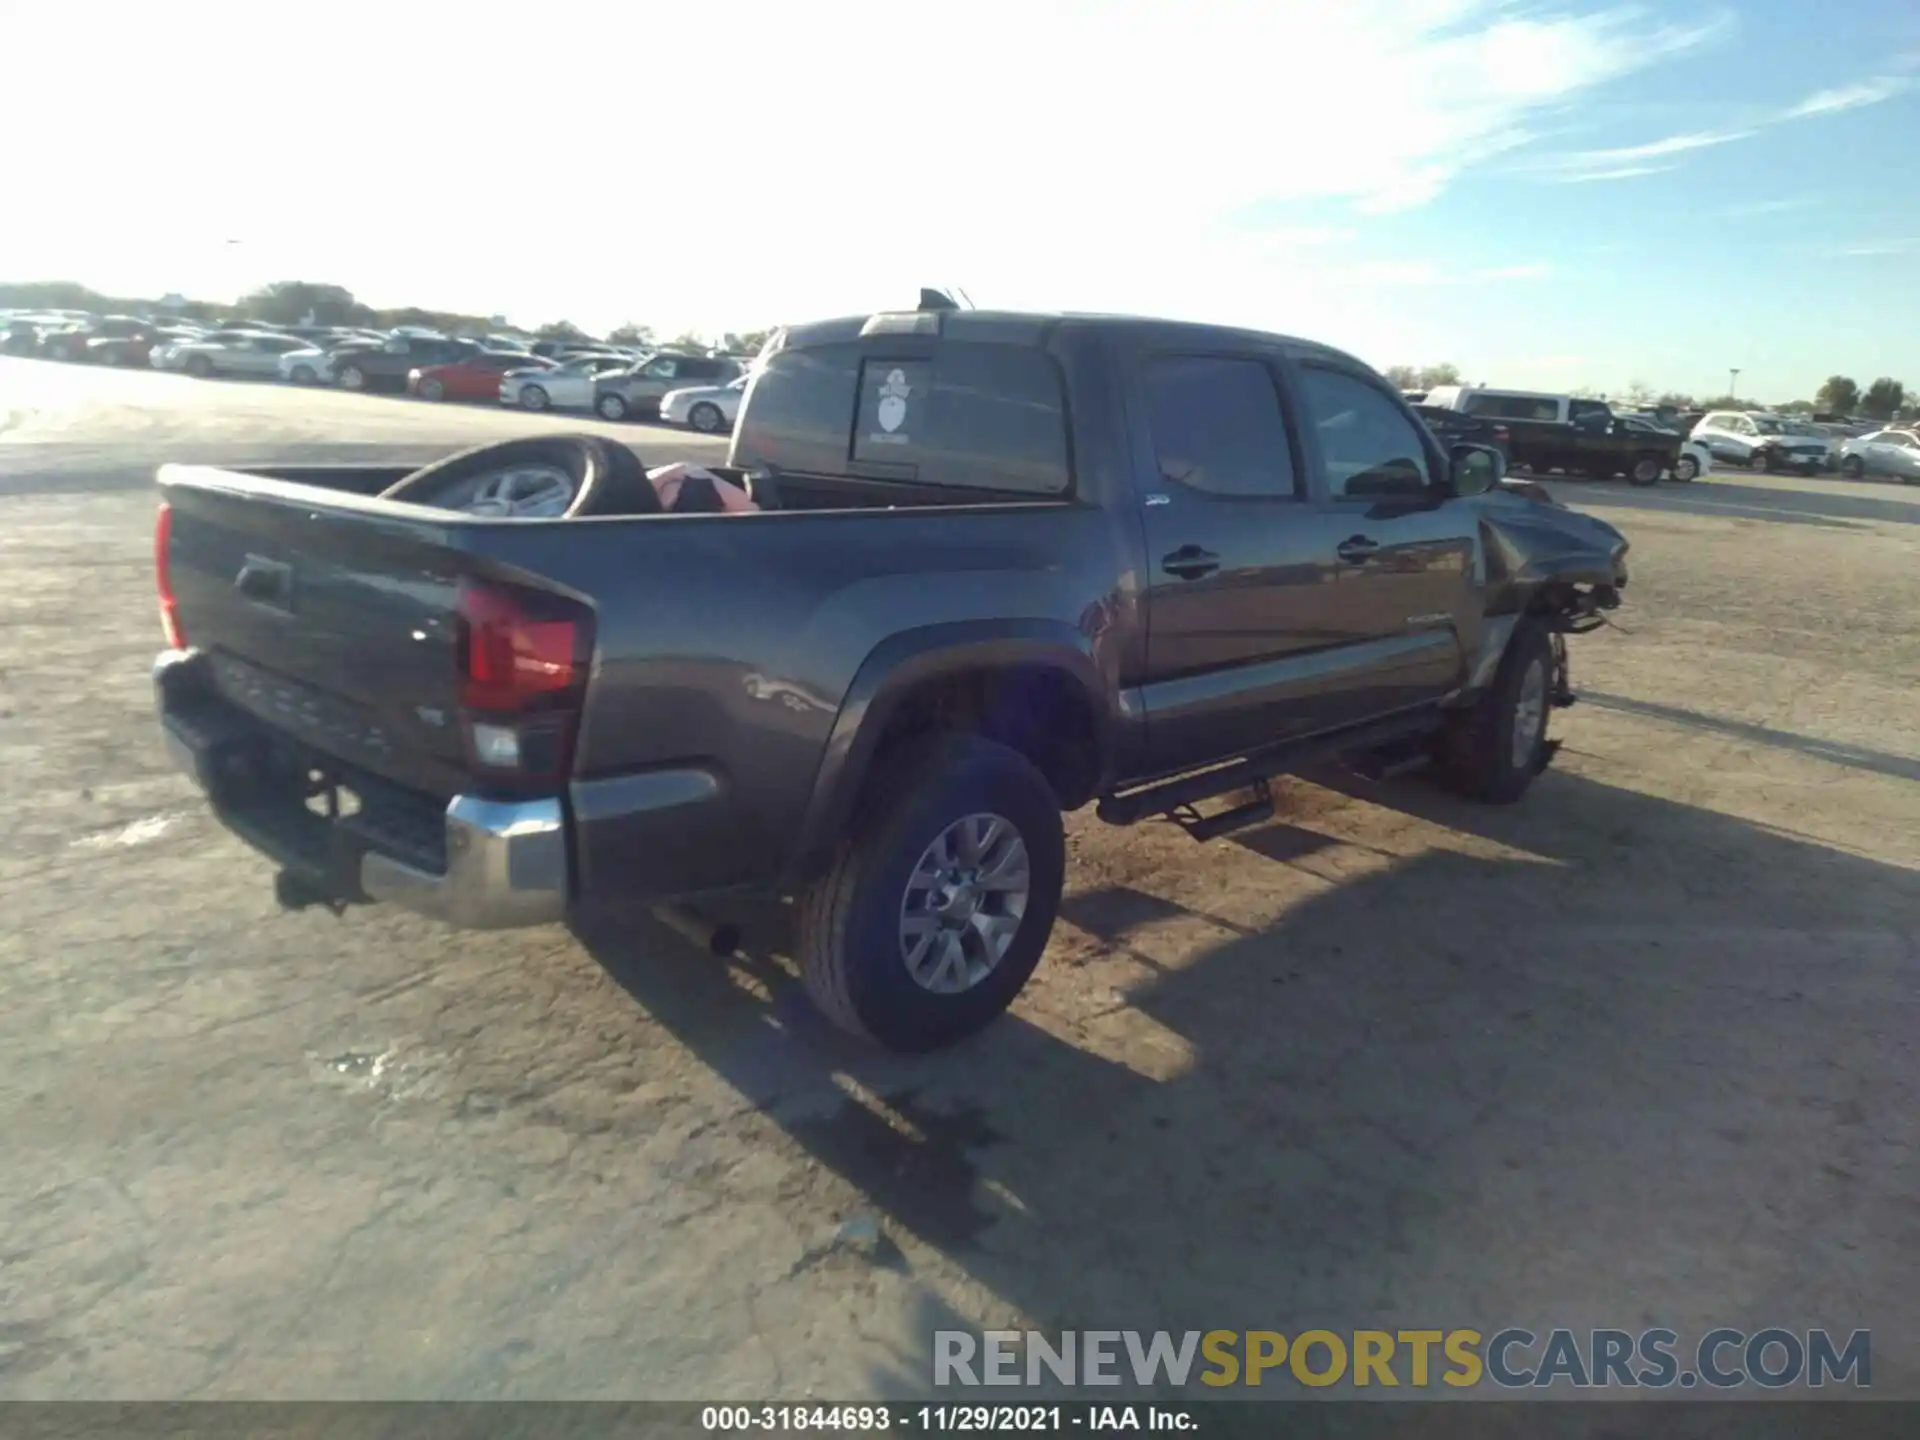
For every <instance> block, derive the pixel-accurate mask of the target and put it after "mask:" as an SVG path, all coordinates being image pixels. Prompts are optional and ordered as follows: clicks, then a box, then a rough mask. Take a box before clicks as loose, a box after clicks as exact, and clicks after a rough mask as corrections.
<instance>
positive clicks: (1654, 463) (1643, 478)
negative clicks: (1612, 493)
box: [1627, 455, 1666, 489]
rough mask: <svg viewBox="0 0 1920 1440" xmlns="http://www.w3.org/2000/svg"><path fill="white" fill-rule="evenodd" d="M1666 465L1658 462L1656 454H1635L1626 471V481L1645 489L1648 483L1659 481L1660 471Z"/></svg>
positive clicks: (1658, 458)
mask: <svg viewBox="0 0 1920 1440" xmlns="http://www.w3.org/2000/svg"><path fill="white" fill-rule="evenodd" d="M1665 468H1666V467H1665V466H1664V465H1662V464H1661V463H1660V457H1659V456H1658V455H1636V456H1634V457H1633V462H1632V468H1630V469H1629V470H1628V471H1627V483H1628V484H1629V485H1637V486H1639V487H1640V488H1641V489H1645V488H1646V487H1647V486H1649V485H1657V484H1659V483H1660V472H1661V471H1662V470H1664V469H1665Z"/></svg>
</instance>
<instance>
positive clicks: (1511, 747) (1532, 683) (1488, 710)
mask: <svg viewBox="0 0 1920 1440" xmlns="http://www.w3.org/2000/svg"><path fill="white" fill-rule="evenodd" d="M1552 697H1553V641H1552V638H1551V637H1550V636H1549V635H1548V633H1547V630H1546V627H1545V626H1543V625H1542V624H1541V623H1540V622H1539V621H1537V620H1534V619H1531V618H1523V619H1522V620H1521V621H1520V623H1519V624H1518V625H1517V626H1516V627H1515V628H1514V632H1513V637H1512V639H1510V640H1509V641H1508V642H1507V653H1506V654H1505V655H1503V656H1502V657H1501V658H1500V668H1499V670H1498V671H1496V672H1495V674H1494V677H1493V683H1492V684H1491V685H1489V686H1488V687H1487V689H1486V691H1485V693H1483V694H1482V695H1481V696H1480V698H1479V699H1478V700H1477V701H1475V702H1474V704H1473V705H1472V706H1471V707H1470V708H1468V709H1465V710H1462V711H1459V712H1457V713H1456V714H1455V715H1453V716H1451V717H1450V719H1449V725H1448V729H1447V731H1446V733H1445V734H1444V735H1443V736H1442V737H1441V741H1440V753H1439V757H1438V758H1439V761H1440V773H1441V775H1442V776H1443V777H1444V779H1445V780H1446V782H1447V784H1448V785H1449V786H1450V787H1451V788H1452V789H1453V790H1455V791H1457V792H1458V793H1460V794H1462V795H1464V796H1466V797H1467V798H1468V799H1471V800H1479V801H1482V802H1484V803H1486V804H1489V805H1511V804H1512V803H1513V802H1514V801H1516V800H1518V799H1519V798H1520V797H1521V796H1522V795H1524V794H1525V793H1526V791H1527V787H1528V786H1529V785H1531V784H1532V783H1533V777H1534V776H1536V775H1538V774H1539V773H1540V772H1541V771H1542V770H1543V769H1545V768H1546V763H1547V757H1548V756H1549V755H1550V754H1551V753H1552V751H1551V750H1550V749H1549V748H1548V742H1547V717H1548V715H1549V713H1550V712H1551V710H1552Z"/></svg>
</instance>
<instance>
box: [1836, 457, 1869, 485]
mask: <svg viewBox="0 0 1920 1440" xmlns="http://www.w3.org/2000/svg"><path fill="white" fill-rule="evenodd" d="M1840 473H1841V474H1842V475H1844V476H1846V477H1847V479H1849V480H1864V479H1866V478H1867V462H1866V461H1864V460H1862V459H1861V458H1860V457H1859V456H1858V455H1849V456H1847V458H1846V459H1844V460H1842V461H1841V462H1840Z"/></svg>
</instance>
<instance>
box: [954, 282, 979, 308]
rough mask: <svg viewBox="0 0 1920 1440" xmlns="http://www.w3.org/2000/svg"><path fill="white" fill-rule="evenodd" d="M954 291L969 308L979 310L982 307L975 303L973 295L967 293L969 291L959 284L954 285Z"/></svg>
mask: <svg viewBox="0 0 1920 1440" xmlns="http://www.w3.org/2000/svg"><path fill="white" fill-rule="evenodd" d="M953 293H954V294H956V295H958V296H959V297H960V300H961V303H962V304H964V305H965V306H966V307H967V309H969V310H978V309H979V308H980V307H979V306H978V305H975V304H974V303H973V297H972V296H971V295H969V294H967V292H966V291H965V290H962V289H961V288H960V287H959V286H958V285H956V286H954V287H953Z"/></svg>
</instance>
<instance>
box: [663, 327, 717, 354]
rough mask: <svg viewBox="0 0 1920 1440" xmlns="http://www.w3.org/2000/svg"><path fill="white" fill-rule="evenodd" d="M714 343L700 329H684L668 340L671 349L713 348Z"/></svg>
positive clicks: (668, 346)
mask: <svg viewBox="0 0 1920 1440" xmlns="http://www.w3.org/2000/svg"><path fill="white" fill-rule="evenodd" d="M712 343H713V342H711V341H710V340H708V339H707V337H706V336H704V335H702V334H701V333H700V332H699V331H698V330H682V331H681V332H680V333H679V334H678V335H676V336H674V337H673V339H671V340H669V341H668V342H667V348H668V349H669V350H707V349H711V348H712Z"/></svg>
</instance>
